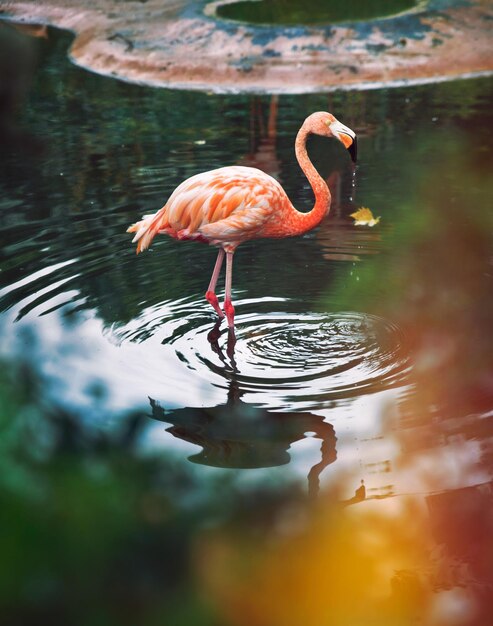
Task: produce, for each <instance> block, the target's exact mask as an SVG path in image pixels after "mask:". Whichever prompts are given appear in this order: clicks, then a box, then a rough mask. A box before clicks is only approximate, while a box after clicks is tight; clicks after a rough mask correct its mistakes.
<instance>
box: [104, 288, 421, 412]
mask: <svg viewBox="0 0 493 626" xmlns="http://www.w3.org/2000/svg"><path fill="white" fill-rule="evenodd" d="M297 304H298V305H299V302H298V303H297ZM292 305H293V303H292V302H291V301H289V300H279V299H278V300H270V299H263V300H262V301H260V300H259V301H255V300H252V299H250V300H246V299H245V300H241V299H240V300H238V301H237V302H236V310H237V317H236V322H237V325H236V331H235V335H234V336H233V335H232V334H231V333H230V332H229V331H228V329H227V328H226V327H225V324H224V323H223V325H222V326H221V325H218V324H216V325H215V326H214V325H213V322H212V320H213V319H214V317H213V315H211V314H210V313H209V311H208V307H207V305H206V304H204V303H202V302H196V301H194V300H193V299H191V298H187V299H183V300H180V301H178V302H173V303H171V302H164V303H160V304H158V305H155V306H153V307H149V308H148V309H146V310H145V311H143V313H142V314H141V315H140V316H139V318H137V319H135V320H133V321H132V322H130V323H129V324H127V325H125V326H120V327H118V328H116V327H114V328H113V329H112V333H113V335H114V338H115V339H116V340H117V341H118V342H119V343H120V344H123V343H125V342H137V343H143V342H147V343H148V347H149V349H151V345H153V346H154V348H152V349H153V350H158V349H159V350H160V352H161V357H162V358H165V359H166V360H170V359H175V361H176V362H177V364H178V362H179V364H180V366H181V368H182V371H183V372H184V373H185V374H186V372H188V374H186V375H187V376H189V377H193V376H198V377H199V378H200V379H201V380H202V381H207V382H209V383H211V384H213V385H215V386H217V387H221V388H225V389H227V388H228V387H229V385H230V383H231V380H235V382H236V384H238V385H239V386H240V388H241V390H242V392H247V393H252V394H254V396H255V398H254V401H255V402H257V403H264V404H266V405H270V406H272V405H274V406H278V407H285V406H286V403H287V402H289V405H290V406H291V407H295V408H297V409H300V408H308V407H310V408H314V407H323V406H327V404H328V403H330V402H331V401H333V400H335V399H345V398H351V397H354V396H356V395H361V394H363V393H373V392H376V391H381V390H383V389H388V388H391V387H395V386H398V385H402V384H403V383H404V381H405V377H406V374H407V371H408V368H409V363H408V349H407V346H406V340H405V336H404V335H403V333H402V331H401V330H400V329H399V328H398V327H397V326H396V325H395V324H393V323H391V322H389V321H388V320H385V319H383V318H381V317H378V316H376V315H370V314H367V313H361V312H354V311H348V312H346V311H339V312H330V313H314V312H303V313H295V312H292V311H291V310H290V309H292V308H293V307H292ZM274 308H275V309H277V310H275V311H273V310H272V309H274ZM265 309H267V312H266V311H265ZM253 311H255V312H253ZM183 382H184V385H186V381H183Z"/></svg>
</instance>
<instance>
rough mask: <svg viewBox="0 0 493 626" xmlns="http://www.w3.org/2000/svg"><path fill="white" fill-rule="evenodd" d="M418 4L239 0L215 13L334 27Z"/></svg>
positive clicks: (355, 0)
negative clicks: (340, 23) (252, 0)
mask: <svg viewBox="0 0 493 626" xmlns="http://www.w3.org/2000/svg"><path fill="white" fill-rule="evenodd" d="M417 4H418V3H417V2H416V0H318V2H316V3H307V2H303V0H262V1H260V2H255V3H252V2H248V1H245V0H239V1H238V2H232V3H227V4H224V5H220V6H219V7H218V9H217V14H218V15H219V16H221V17H226V18H230V19H233V20H241V21H245V22H250V23H254V24H294V25H299V24H333V23H335V22H342V21H346V22H349V21H355V20H371V19H375V18H378V17H387V16H389V15H397V14H398V13H401V12H403V11H408V10H409V9H412V8H414V7H415V6H416V5H417Z"/></svg>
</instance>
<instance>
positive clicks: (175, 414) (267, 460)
mask: <svg viewBox="0 0 493 626" xmlns="http://www.w3.org/2000/svg"><path fill="white" fill-rule="evenodd" d="M243 393H244V392H243V391H241V389H240V386H239V384H238V381H237V379H236V378H235V377H234V376H232V377H231V379H230V382H229V390H228V396H227V401H226V402H225V403H224V404H220V405H217V406H213V407H197V408H194V407H187V408H184V409H164V408H162V407H161V406H160V404H159V402H157V401H156V400H154V399H152V398H150V403H151V408H152V417H153V419H156V420H159V421H162V422H167V423H170V424H172V426H171V427H170V428H167V429H166V430H167V432H169V433H171V434H172V435H174V436H175V437H178V438H179V439H183V440H184V441H188V442H190V443H193V444H196V445H198V446H201V447H202V450H201V452H199V453H197V454H194V455H192V456H191V457H189V459H190V461H193V462H194V463H199V464H203V465H210V466H213V467H225V468H250V469H252V468H261V467H273V466H277V465H284V464H286V463H289V461H290V455H289V453H288V450H289V448H290V446H291V445H292V444H293V443H295V442H297V441H300V440H301V439H304V438H305V437H306V436H307V433H310V434H311V436H313V437H315V438H318V439H320V440H321V441H322V445H321V455H322V458H321V460H320V461H319V462H318V463H316V464H315V465H314V466H313V467H312V468H311V470H310V472H309V474H308V488H309V493H310V494H311V495H316V494H317V493H318V489H319V476H320V474H321V473H322V471H323V470H324V469H325V468H326V467H327V466H328V465H330V464H331V463H333V462H334V461H335V460H336V457H337V453H336V436H335V432H334V428H333V426H332V425H331V424H329V423H327V422H325V421H324V418H323V417H322V416H320V415H316V414H314V413H309V412H302V411H297V412H281V411H268V410H266V409H264V408H261V407H256V406H253V405H251V404H248V403H246V402H244V401H243V400H242V399H241V396H242V395H243Z"/></svg>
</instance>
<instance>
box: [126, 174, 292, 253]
mask: <svg viewBox="0 0 493 626" xmlns="http://www.w3.org/2000/svg"><path fill="white" fill-rule="evenodd" d="M286 202H289V200H288V199H287V196H286V194H285V192H284V190H283V188H282V187H281V185H280V184H279V183H278V182H277V181H276V180H275V179H274V178H272V177H271V176H269V175H268V174H265V173H264V172H262V171H261V170H258V169H256V168H253V167H243V166H231V167H223V168H219V169H216V170H211V171H209V172H203V173H201V174H196V175H195V176H192V177H190V178H188V179H187V180H185V181H184V182H182V183H181V184H180V185H178V187H177V188H176V189H175V190H174V192H173V193H172V194H171V196H170V197H169V199H168V201H167V203H166V204H165V205H164V207H163V208H162V209H160V210H159V211H158V212H157V213H155V214H154V215H151V216H148V217H146V218H144V219H143V220H142V221H141V222H137V224H134V225H132V226H131V227H130V228H129V229H128V231H129V232H135V233H136V235H135V237H134V241H137V242H138V246H137V252H141V251H142V250H145V249H146V248H147V247H149V245H150V243H151V241H152V239H153V238H154V236H155V235H156V234H157V233H162V234H167V235H170V236H171V237H174V238H176V239H191V240H200V241H205V242H207V243H211V244H213V245H223V246H225V247H226V246H228V245H229V244H231V246H232V247H233V248H234V247H236V246H237V245H238V244H239V243H240V242H241V241H244V240H246V239H251V238H253V237H256V236H262V229H263V227H264V225H266V224H267V223H268V222H269V220H270V218H271V216H272V215H273V213H275V212H276V210H277V209H278V208H280V207H282V206H284V204H285V203H286Z"/></svg>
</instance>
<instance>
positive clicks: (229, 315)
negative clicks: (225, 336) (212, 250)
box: [224, 252, 235, 328]
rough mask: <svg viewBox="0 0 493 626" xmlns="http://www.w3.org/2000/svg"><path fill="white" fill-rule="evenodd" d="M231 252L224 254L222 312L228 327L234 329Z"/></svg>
mask: <svg viewBox="0 0 493 626" xmlns="http://www.w3.org/2000/svg"><path fill="white" fill-rule="evenodd" d="M233 254H234V253H233V252H226V294H225V296H224V312H225V313H226V319H227V320H228V326H229V327H230V328H234V325H235V322H234V319H235V310H234V307H233V304H232V303H231V284H232V279H233Z"/></svg>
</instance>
